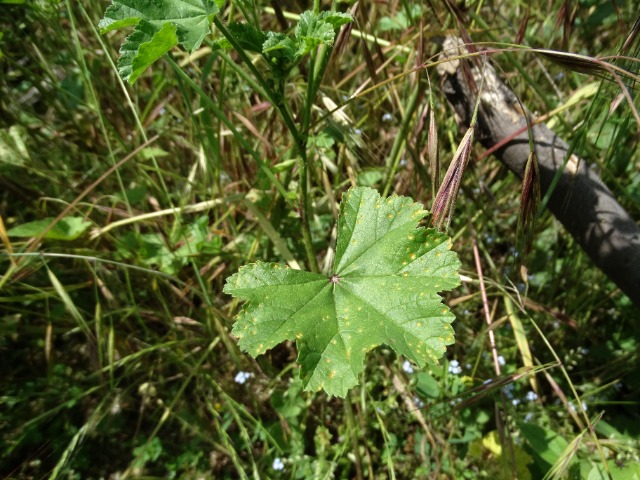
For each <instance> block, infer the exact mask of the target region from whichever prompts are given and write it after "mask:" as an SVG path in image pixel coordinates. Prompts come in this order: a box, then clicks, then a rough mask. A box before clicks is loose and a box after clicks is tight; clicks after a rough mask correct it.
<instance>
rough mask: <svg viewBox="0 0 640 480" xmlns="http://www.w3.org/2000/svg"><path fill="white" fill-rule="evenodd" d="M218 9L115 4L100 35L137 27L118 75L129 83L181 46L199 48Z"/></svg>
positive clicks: (194, 1) (174, 2)
mask: <svg viewBox="0 0 640 480" xmlns="http://www.w3.org/2000/svg"><path fill="white" fill-rule="evenodd" d="M218 11H219V8H218V4H217V2H215V1H214V0H189V1H188V2H185V1H184V0H156V1H154V2H149V1H146V0H112V3H111V5H110V6H109V7H108V8H107V10H106V11H105V13H104V18H103V19H102V20H101V21H100V23H99V27H100V32H101V33H107V32H110V31H112V30H117V29H120V28H125V27H129V26H132V25H135V28H134V30H133V33H132V34H131V35H129V36H128V37H127V39H126V40H125V42H124V44H123V45H122V48H121V49H120V54H121V56H120V60H119V61H118V71H119V73H120V76H121V77H122V78H124V79H125V80H128V81H129V82H130V83H133V82H135V81H136V79H137V78H138V77H139V76H140V74H141V73H142V72H143V71H144V70H146V69H147V68H148V67H149V66H150V65H151V64H152V63H153V62H155V61H156V60H157V59H158V58H160V57H161V56H162V55H164V54H165V53H167V52H168V51H169V50H171V48H173V47H174V46H175V45H177V44H178V43H179V44H180V45H182V46H183V47H184V48H186V49H187V50H188V51H190V52H191V51H193V50H195V49H196V48H198V47H199V46H200V43H202V40H203V39H204V37H205V35H207V34H208V33H209V31H210V30H209V25H210V24H211V21H212V19H213V16H214V15H215V14H216V13H218Z"/></svg>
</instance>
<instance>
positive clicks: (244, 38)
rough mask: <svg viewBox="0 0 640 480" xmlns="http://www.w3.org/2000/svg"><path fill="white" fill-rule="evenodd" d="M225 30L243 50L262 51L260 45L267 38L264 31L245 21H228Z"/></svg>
mask: <svg viewBox="0 0 640 480" xmlns="http://www.w3.org/2000/svg"><path fill="white" fill-rule="evenodd" d="M227 30H228V31H229V33H231V35H233V38H234V39H235V40H236V41H237V42H238V43H239V44H240V46H241V47H242V48H243V49H244V50H248V51H250V52H255V53H262V45H263V44H264V42H265V40H266V39H267V35H266V33H264V32H263V31H261V30H258V29H257V28H256V27H254V26H253V25H249V24H247V23H235V22H234V23H230V24H229V25H227Z"/></svg>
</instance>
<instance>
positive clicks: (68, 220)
mask: <svg viewBox="0 0 640 480" xmlns="http://www.w3.org/2000/svg"><path fill="white" fill-rule="evenodd" d="M53 220H54V218H53V217H48V218H44V219H42V220H36V221H35V222H29V223H23V224H22V225H18V226H17V227H14V228H12V229H11V230H9V231H8V232H7V234H8V235H9V236H10V237H37V236H38V235H40V234H41V233H42V232H43V231H44V230H45V229H46V228H47V227H48V226H49V225H50V224H51V222H53ZM90 226H91V222H87V221H85V219H84V218H82V217H63V218H62V219H60V220H59V221H58V223H56V224H55V225H54V226H53V228H52V229H51V230H49V231H48V232H47V233H46V235H45V236H44V238H49V239H51V240H67V241H70V240H75V239H76V238H78V237H79V236H80V235H82V234H83V233H84V232H86V231H87V229H88V228H89V227H90Z"/></svg>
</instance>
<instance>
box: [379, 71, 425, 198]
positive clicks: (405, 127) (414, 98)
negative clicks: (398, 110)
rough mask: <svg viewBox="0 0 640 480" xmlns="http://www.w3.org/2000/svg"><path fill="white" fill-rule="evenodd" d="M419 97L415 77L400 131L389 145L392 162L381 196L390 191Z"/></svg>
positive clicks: (417, 83) (418, 88)
mask: <svg viewBox="0 0 640 480" xmlns="http://www.w3.org/2000/svg"><path fill="white" fill-rule="evenodd" d="M419 98H420V78H419V77H418V78H417V79H416V85H415V87H414V88H413V93H412V94H411V97H410V98H409V102H408V103H407V107H406V108H405V115H404V118H403V119H402V124H401V125H400V131H399V132H398V135H397V136H396V138H395V140H394V141H393V145H392V146H391V152H389V158H390V159H392V161H393V164H392V165H391V168H390V169H389V174H388V175H387V180H386V182H385V184H384V190H383V192H382V196H383V197H386V196H388V195H389V192H390V191H391V184H392V183H393V177H394V176H395V173H396V170H397V169H398V165H399V163H400V157H402V152H403V149H404V146H405V143H406V140H407V132H408V131H409V126H410V125H411V120H412V119H413V114H414V113H415V111H416V109H417V108H418V99H419Z"/></svg>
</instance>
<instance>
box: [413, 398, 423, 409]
mask: <svg viewBox="0 0 640 480" xmlns="http://www.w3.org/2000/svg"><path fill="white" fill-rule="evenodd" d="M413 403H414V404H415V406H416V407H417V408H423V407H424V402H423V401H422V400H420V398H419V397H417V396H414V397H413Z"/></svg>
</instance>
